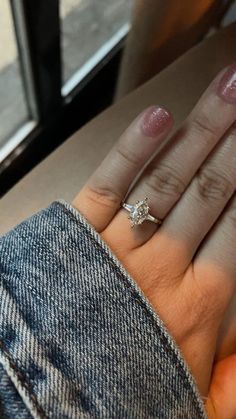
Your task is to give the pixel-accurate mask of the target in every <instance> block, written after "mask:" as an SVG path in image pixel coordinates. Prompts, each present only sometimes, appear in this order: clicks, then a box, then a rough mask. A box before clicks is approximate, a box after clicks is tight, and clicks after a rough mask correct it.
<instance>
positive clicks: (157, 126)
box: [141, 106, 173, 137]
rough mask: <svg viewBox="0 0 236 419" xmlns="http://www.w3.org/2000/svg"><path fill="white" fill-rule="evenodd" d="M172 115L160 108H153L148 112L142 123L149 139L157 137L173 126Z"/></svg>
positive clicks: (143, 130) (142, 127)
mask: <svg viewBox="0 0 236 419" xmlns="http://www.w3.org/2000/svg"><path fill="white" fill-rule="evenodd" d="M172 121H173V119H172V116H171V114H170V113H169V112H168V111H167V110H166V109H164V108H161V107H160V106H151V107H150V108H148V109H147V110H146V112H145V113H144V115H143V119H142V122H141V129H142V132H143V134H144V135H146V136H147V137H156V136H157V135H159V134H161V133H162V132H163V131H165V130H166V129H167V128H168V127H170V125H171V124H172Z"/></svg>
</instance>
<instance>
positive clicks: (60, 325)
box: [0, 200, 207, 419]
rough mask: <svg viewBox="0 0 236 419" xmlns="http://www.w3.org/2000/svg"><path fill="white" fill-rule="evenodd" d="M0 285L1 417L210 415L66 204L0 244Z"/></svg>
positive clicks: (107, 254)
mask: <svg viewBox="0 0 236 419" xmlns="http://www.w3.org/2000/svg"><path fill="white" fill-rule="evenodd" d="M0 287H1V290H0V296H1V299H0V366H1V368H0V416H1V418H13V417H17V418H24V419H25V418H29V417H32V416H33V417H35V418H55V419H60V418H63V419H64V418H109V419H110V418H116V419H117V418H118V419H119V418H122V419H123V418H128V419H129V418H140V419H142V418H145V419H147V418H163V419H164V418H173V419H177V418H191V419H195V418H196V419H201V418H207V415H206V412H205V409H204V404H203V401H202V399H201V397H200V394H199V392H198V389H197V386H196V383H195V381H194V378H193V376H192V375H191V372H190V370H189V368H188V366H187V364H186V362H185V360H184V358H183V356H182V354H181V351H180V349H179V348H178V347H177V345H176V343H175V341H174V339H173V338H172V336H171V335H170V334H169V332H168V330H167V329H166V327H165V325H164V324H163V322H162V320H161V319H160V317H159V316H158V314H157V313H156V312H155V311H154V309H153V308H152V306H151V305H150V303H149V302H148V300H147V299H146V298H145V296H144V295H143V293H142V291H141V290H140V289H139V287H138V286H137V284H136V283H135V281H134V280H133V279H132V278H131V277H130V276H129V274H128V273H127V272H126V271H125V269H124V268H123V267H122V265H121V264H120V262H119V261H118V260H117V259H116V257H115V256H114V255H113V254H112V252H111V250H110V249H109V248H108V246H107V245H106V243H104V242H103V240H102V239H101V237H100V236H99V234H98V233H97V232H96V231H95V230H94V229H93V227H92V226H91V225H90V224H89V223H88V222H87V221H86V219H85V218H84V217H83V216H82V215H81V214H80V213H79V212H78V211H77V210H76V209H75V208H74V207H72V206H71V205H70V204H68V203H67V202H65V201H64V200H58V201H54V202H52V203H51V204H50V205H49V206H48V207H47V208H46V209H43V210H42V211H40V212H38V213H37V214H35V215H33V216H32V217H30V218H29V219H27V220H25V221H23V222H22V223H20V224H18V225H17V226H16V227H15V228H14V229H13V230H11V231H9V232H8V233H7V234H5V235H4V236H3V237H2V238H1V239H0ZM1 409H2V411H1Z"/></svg>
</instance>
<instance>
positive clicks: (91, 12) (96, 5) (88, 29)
mask: <svg viewBox="0 0 236 419" xmlns="http://www.w3.org/2000/svg"><path fill="white" fill-rule="evenodd" d="M132 3H133V0H61V1H59V0H51V1H48V0H37V1H35V0H2V1H1V2H0V37H1V38H0V48H1V49H0V196H2V195H3V194H4V193H5V192H6V191H7V190H8V189H9V188H10V187H12V186H13V185H14V183H16V182H17V181H18V180H19V179H20V178H21V177H22V176H23V175H24V174H26V173H27V172H28V171H29V170H30V169H32V167H34V165H36V164H37V163H39V162H40V160H42V159H43V158H45V157H46V156H47V155H48V154H49V153H50V152H51V151H53V149H54V148H56V147H57V146H58V145H60V144H61V143H62V142H63V141H64V140H65V139H66V138H68V136H69V135H71V134H72V133H73V132H74V131H75V130H76V129H78V128H79V127H80V126H82V125H83V124H84V123H86V122H87V121H88V120H89V119H90V118H91V117H93V116H95V115H96V114H97V113H98V112H100V111H101V110H102V109H104V108H105V107H106V106H108V105H109V104H110V103H111V100H112V92H113V90H114V87H115V80H116V74H117V71H118V67H119V60H120V57H121V54H120V51H121V48H122V46H123V43H124V40H125V37H126V35H127V32H128V30H129V25H130V23H129V21H130V12H131V5H132ZM104 85H106V90H105V91H104V88H103V91H102V93H101V88H102V87H103V86H104ZM95 90H96V91H97V92H98V94H97V96H96V101H94V100H92V98H94V91H95ZM91 102H93V105H92V106H91ZM88 103H89V105H88ZM78 115H79V117H78Z"/></svg>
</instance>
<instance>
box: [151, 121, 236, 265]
mask: <svg viewBox="0 0 236 419" xmlns="http://www.w3.org/2000/svg"><path fill="white" fill-rule="evenodd" d="M235 162H236V130H235V128H231V129H230V130H229V132H228V133H227V135H226V136H225V137H224V138H223V139H222V141H221V143H220V144H219V145H218V146H217V147H216V149H215V150H214V152H212V154H211V156H210V157H209V158H208V159H207V161H206V162H205V163H204V165H203V166H202V167H201V169H200V170H199V172H198V173H197V175H196V176H195V177H194V179H193V181H192V182H191V184H190V186H189V187H188V188H187V190H186V191H185V193H184V195H183V196H182V198H181V199H180V201H179V202H178V203H177V205H176V206H175V207H174V209H173V210H172V211H171V213H170V214H169V215H168V217H167V218H166V220H165V222H164V223H163V226H162V232H163V234H164V235H165V236H168V237H172V238H173V237H174V238H175V240H178V241H179V242H180V243H183V247H184V248H185V252H183V255H184V256H183V257H184V259H183V257H181V255H179V256H180V265H181V269H184V267H185V268H187V267H188V265H189V264H190V262H191V261H192V258H193V256H194V255H195V253H196V251H197V249H198V247H199V245H200V244H201V242H202V241H203V239H204V238H205V236H206V235H207V233H208V232H209V231H210V229H211V228H212V226H213V224H214V223H215V222H216V220H217V219H218V217H219V216H220V214H221V213H222V211H223V210H224V208H225V206H226V205H227V203H228V201H229V200H230V198H231V196H232V195H233V193H234V191H235V185H236V166H235ZM152 239H153V240H154V241H155V240H158V234H156V235H154V236H153V238H152Z"/></svg>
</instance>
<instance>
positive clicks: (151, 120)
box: [72, 106, 173, 232]
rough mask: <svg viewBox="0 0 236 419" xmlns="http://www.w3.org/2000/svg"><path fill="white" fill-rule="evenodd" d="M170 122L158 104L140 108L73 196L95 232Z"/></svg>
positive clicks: (103, 224) (117, 204) (106, 221)
mask: <svg viewBox="0 0 236 419" xmlns="http://www.w3.org/2000/svg"><path fill="white" fill-rule="evenodd" d="M172 124H173V119H172V116H171V115H170V113H169V112H168V111H167V110H166V109H164V108H161V107H159V106H152V107H149V108H148V109H147V110H146V111H144V112H142V114H141V115H139V116H138V117H137V118H136V119H135V121H134V122H133V123H132V124H131V125H130V126H129V128H128V129H127V130H126V131H125V132H124V133H123V135H122V136H121V138H120V139H119V141H118V142H117V144H115V146H114V147H113V148H112V150H111V151H110V152H109V154H108V155H107V156H106V158H105V159H104V160H103V162H102V164H101V165H100V166H99V168H98V169H97V170H96V171H95V173H94V174H93V175H92V176H91V178H90V179H89V181H88V182H87V184H86V185H85V186H84V187H83V189H82V190H81V191H80V193H79V194H78V195H77V196H76V198H75V199H74V201H73V202H72V205H74V206H75V207H76V208H77V209H79V210H80V211H81V212H82V213H83V214H84V215H85V217H86V218H87V220H88V221H89V222H90V223H91V224H93V226H94V227H95V228H96V229H97V231H98V232H100V231H102V230H103V229H104V228H105V227H106V226H107V225H108V224H109V222H110V221H111V219H112V218H113V216H114V214H115V213H116V211H117V210H118V209H119V208H120V203H121V201H122V200H123V198H124V197H125V194H126V193H127V191H128V189H129V187H130V185H131V183H132V182H133V180H134V178H135V177H136V176H137V175H138V173H139V172H140V170H141V169H142V167H143V165H144V164H145V163H146V162H147V160H149V158H151V157H152V156H153V155H154V154H155V152H156V151H157V149H158V146H159V145H160V144H161V142H162V141H163V140H164V139H165V138H166V136H167V134H168V132H169V131H170V129H171V127H172Z"/></svg>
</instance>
